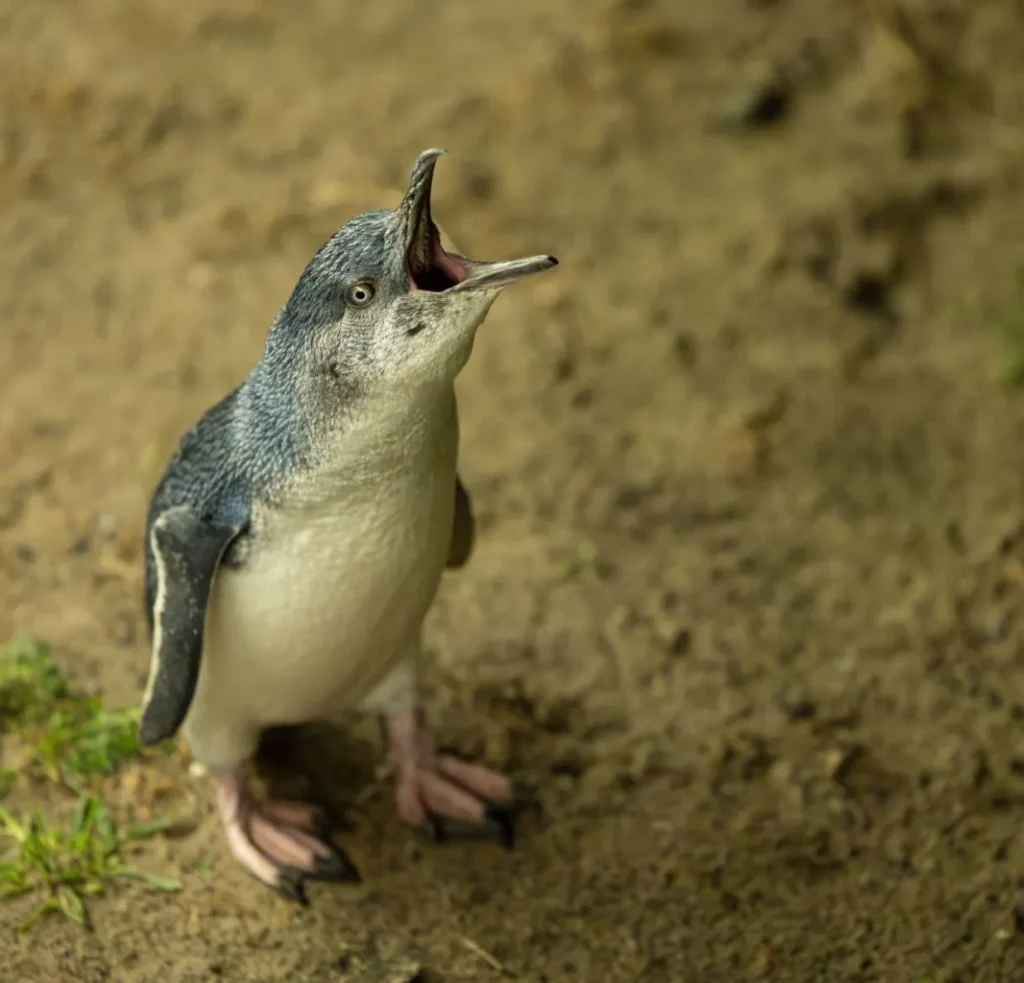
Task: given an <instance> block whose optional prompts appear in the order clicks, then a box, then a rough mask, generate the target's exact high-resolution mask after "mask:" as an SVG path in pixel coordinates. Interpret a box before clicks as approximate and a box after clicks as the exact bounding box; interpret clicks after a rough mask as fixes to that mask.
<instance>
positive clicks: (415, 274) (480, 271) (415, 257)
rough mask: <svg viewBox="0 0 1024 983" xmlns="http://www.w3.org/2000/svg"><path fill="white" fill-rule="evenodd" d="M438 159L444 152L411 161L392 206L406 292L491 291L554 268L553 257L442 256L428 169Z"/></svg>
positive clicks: (430, 152)
mask: <svg viewBox="0 0 1024 983" xmlns="http://www.w3.org/2000/svg"><path fill="white" fill-rule="evenodd" d="M443 153H445V151H444V150H440V149H433V150H425V151H424V152H423V153H422V154H420V155H419V157H417V158H416V163H415V165H414V166H413V170H412V177H411V178H410V179H409V188H408V190H407V191H406V192H405V196H404V197H403V198H402V202H401V204H400V205H399V206H398V211H399V213H400V214H401V215H402V217H403V219H404V222H403V225H404V228H405V238H406V246H405V266H406V271H407V273H408V276H409V286H410V288H411V289H413V290H428V291H431V292H433V293H444V292H449V291H450V292H451V293H455V292H459V293H465V292H467V291H470V290H496V289H498V288H500V287H504V286H506V285H507V284H509V283H512V281H513V280H518V279H520V278H521V277H524V276H528V275H529V274H531V273H540V272H541V271H543V270H549V269H551V267H552V266H557V265H558V260H557V259H555V257H554V256H528V257H525V258H523V259H510V260H502V261H500V262H496V263H483V262H479V261H477V260H471V259H467V258H466V257H465V256H459V255H457V254H455V253H449V252H447V251H446V250H445V249H444V247H443V246H442V245H441V235H440V233H439V232H438V230H437V226H436V225H435V224H434V220H433V218H431V214H430V190H431V187H432V185H433V182H434V166H435V164H436V163H437V158H438V157H440V156H441V155H442V154H443Z"/></svg>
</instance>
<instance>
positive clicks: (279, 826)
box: [214, 773, 359, 905]
mask: <svg viewBox="0 0 1024 983" xmlns="http://www.w3.org/2000/svg"><path fill="white" fill-rule="evenodd" d="M214 783H215V786H216V789H217V804H218V807H219V809H220V814H221V819H222V821H223V823H224V829H225V831H226V833H227V836H228V843H229V844H230V846H231V852H232V853H233V854H234V855H235V857H236V859H237V860H238V861H239V862H240V863H241V864H242V866H243V867H244V868H245V869H246V870H247V871H248V872H249V873H250V874H252V875H253V876H254V877H255V878H257V879H258V880H260V881H262V882H263V883H264V884H266V885H267V886H268V887H271V888H273V889H274V890H276V891H279V892H280V893H281V894H282V895H284V896H285V897H286V898H289V899H291V900H293V901H298V902H299V903H300V904H303V905H305V904H306V903H307V901H306V892H305V890H304V887H303V882H304V881H305V880H306V879H312V880H326V881H349V882H351V883H358V881H359V874H358V872H357V871H356V869H355V867H354V866H353V865H352V862H351V861H350V860H349V859H348V857H346V856H345V854H344V853H343V852H342V851H341V850H340V849H339V848H338V847H337V846H335V844H334V843H332V842H331V839H330V835H329V832H328V829H327V823H326V819H325V817H324V815H323V813H322V812H321V811H320V810H319V809H318V808H317V807H316V806H312V805H307V804H306V803H303V802H286V801H283V800H279V799H272V800H269V801H267V802H263V803H260V802H257V801H256V798H255V796H254V795H253V793H252V788H251V787H250V785H249V781H248V779H247V778H246V777H245V776H244V775H242V774H239V773H231V774H227V775H216V776H214Z"/></svg>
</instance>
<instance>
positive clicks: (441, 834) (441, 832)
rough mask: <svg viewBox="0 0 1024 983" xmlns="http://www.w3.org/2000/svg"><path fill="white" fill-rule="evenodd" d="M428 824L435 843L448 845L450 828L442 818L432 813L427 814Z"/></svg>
mask: <svg viewBox="0 0 1024 983" xmlns="http://www.w3.org/2000/svg"><path fill="white" fill-rule="evenodd" d="M427 822H428V823H430V835H431V837H432V838H433V840H434V842H435V843H446V842H447V841H448V828H447V827H446V826H445V824H444V820H443V819H442V818H441V817H440V816H435V815H434V814H433V813H432V812H428V813H427Z"/></svg>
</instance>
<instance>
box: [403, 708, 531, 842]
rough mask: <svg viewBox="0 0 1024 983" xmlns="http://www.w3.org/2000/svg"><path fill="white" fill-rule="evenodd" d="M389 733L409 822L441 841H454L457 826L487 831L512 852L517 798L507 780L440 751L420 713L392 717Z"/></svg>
mask: <svg viewBox="0 0 1024 983" xmlns="http://www.w3.org/2000/svg"><path fill="white" fill-rule="evenodd" d="M386 729H387V734H388V738H389V740H390V744H391V761H392V763H393V765H394V768H395V778H396V784H395V802H396V804H397V806H398V814H399V815H400V816H401V817H402V819H403V820H404V821H405V822H407V823H409V824H410V825H412V826H426V825H427V824H429V826H430V828H431V830H432V832H433V836H434V839H435V840H438V841H440V840H445V839H447V838H448V837H447V824H448V823H449V822H451V821H454V822H458V823H465V824H469V825H471V826H475V827H478V828H479V827H486V828H490V829H491V830H493V831H494V832H496V833H497V835H498V838H499V839H500V841H501V843H502V844H503V845H504V846H505V847H507V848H509V849H511V848H512V846H513V845H514V843H515V823H514V818H513V798H514V794H513V788H512V783H511V781H509V779H508V778H507V777H506V776H504V775H502V774H501V773H499V772H497V771H493V770H491V769H490V768H486V767H484V766H483V765H478V764H474V763H472V762H469V761H464V760H463V759H461V758H458V757H456V756H455V755H452V754H442V753H438V752H437V751H435V749H434V742H433V740H432V738H431V736H430V733H429V731H427V729H426V728H425V726H424V725H423V722H422V719H421V718H420V716H419V715H418V714H417V713H416V712H414V711H408V712H404V713H399V714H394V715H393V716H391V717H389V718H388V719H387V722H386Z"/></svg>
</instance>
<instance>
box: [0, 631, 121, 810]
mask: <svg viewBox="0 0 1024 983" xmlns="http://www.w3.org/2000/svg"><path fill="white" fill-rule="evenodd" d="M136 720H137V717H136V713H135V711H133V710H110V709H108V708H106V707H104V706H103V703H102V701H101V700H98V699H94V698H87V697H81V696H76V695H74V694H73V693H72V692H71V691H70V689H69V688H68V686H67V683H66V682H65V680H64V678H63V676H62V675H61V672H60V669H59V668H58V666H57V664H56V662H54V659H53V654H52V652H51V651H50V649H49V647H48V646H46V645H45V644H44V643H42V642H39V641H36V640H35V639H27V638H23V639H17V640H15V641H12V642H9V643H7V645H5V646H4V647H3V648H2V649H0V732H2V731H4V730H7V731H15V732H17V733H18V734H19V736H20V737H21V738H22V740H23V741H24V742H25V743H26V744H27V745H29V746H30V747H31V748H32V749H33V750H32V763H33V765H35V766H36V767H37V768H38V769H39V770H41V771H42V773H43V774H44V775H46V776H47V777H48V778H50V779H52V780H54V781H62V782H64V784H66V785H68V786H69V787H70V788H72V789H74V790H75V791H77V792H79V793H81V792H82V791H83V780H84V779H87V778H89V777H91V776H93V775H110V774H112V773H113V772H114V771H115V769H116V768H117V766H118V765H120V764H122V763H123V762H125V761H127V760H129V759H131V758H134V757H136V756H137V755H138V753H139V742H138V736H137V726H136ZM2 788H3V781H2V778H0V790H2Z"/></svg>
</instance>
